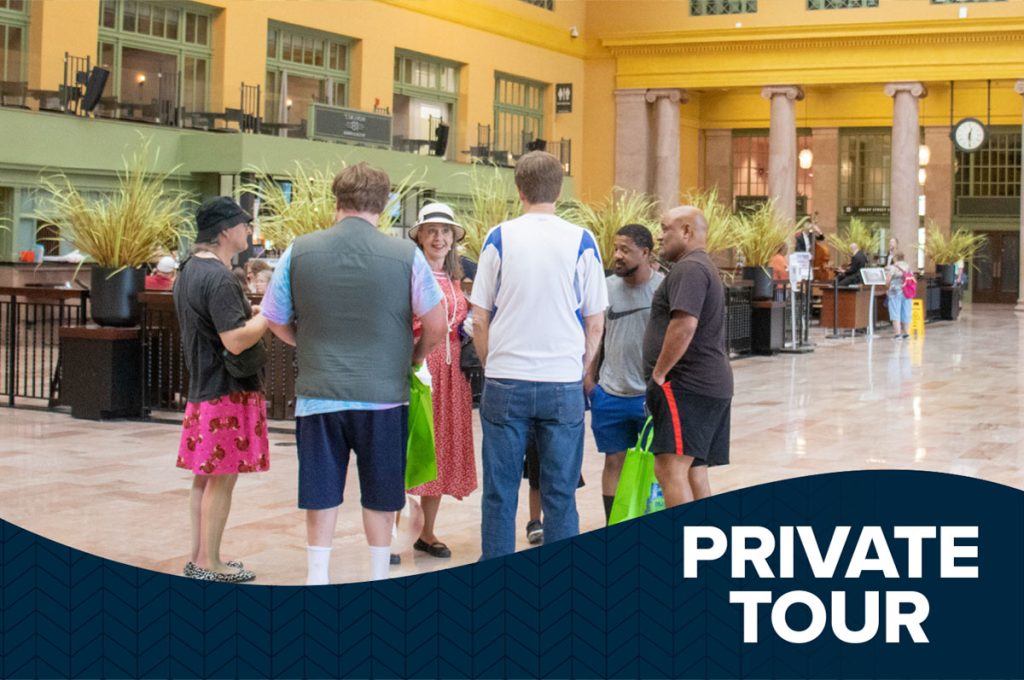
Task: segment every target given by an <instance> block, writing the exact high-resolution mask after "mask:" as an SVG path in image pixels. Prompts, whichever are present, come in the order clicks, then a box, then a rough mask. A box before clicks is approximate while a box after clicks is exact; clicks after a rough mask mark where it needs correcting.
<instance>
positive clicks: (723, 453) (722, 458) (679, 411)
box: [647, 380, 732, 465]
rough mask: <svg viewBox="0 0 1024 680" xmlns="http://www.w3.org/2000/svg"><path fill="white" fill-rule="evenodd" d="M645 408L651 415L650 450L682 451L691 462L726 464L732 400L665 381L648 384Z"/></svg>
mask: <svg viewBox="0 0 1024 680" xmlns="http://www.w3.org/2000/svg"><path fill="white" fill-rule="evenodd" d="M647 411H648V413H650V414H651V417H652V418H653V422H652V424H653V425H654V440H653V442H652V444H651V451H652V452H654V453H656V454H661V453H672V454H677V453H682V454H685V455H687V456H691V457H693V459H694V461H693V465H727V464H728V463H729V424H730V420H729V419H730V414H731V413H732V399H716V398H714V397H705V396H703V395H700V394H694V393H692V392H687V391H685V390H682V389H680V388H679V387H677V386H675V385H672V383H671V381H668V380H666V381H665V383H664V384H663V385H661V386H660V387H659V386H658V385H656V384H655V383H654V382H650V383H648V385H647Z"/></svg>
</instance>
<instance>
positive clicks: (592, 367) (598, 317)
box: [583, 312, 604, 394]
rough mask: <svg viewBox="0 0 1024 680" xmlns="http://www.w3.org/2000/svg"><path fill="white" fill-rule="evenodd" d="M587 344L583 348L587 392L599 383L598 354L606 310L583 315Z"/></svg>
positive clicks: (585, 388)
mask: <svg viewBox="0 0 1024 680" xmlns="http://www.w3.org/2000/svg"><path fill="white" fill-rule="evenodd" d="M583 333H584V335H585V340H584V342H585V345H584V348H585V349H584V350H583V389H584V391H585V392H586V393H587V394H590V391H591V390H592V389H594V386H595V385H596V384H597V366H598V362H597V356H598V353H599V352H600V350H601V339H602V338H603V337H604V312H600V313H599V314H591V315H590V316H585V317H583Z"/></svg>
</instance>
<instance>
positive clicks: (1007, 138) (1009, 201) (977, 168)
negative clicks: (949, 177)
mask: <svg viewBox="0 0 1024 680" xmlns="http://www.w3.org/2000/svg"><path fill="white" fill-rule="evenodd" d="M953 167H954V175H953V195H954V197H955V206H956V214H957V215H985V216H1005V217H1009V216H1016V215H1017V214H1019V210H1020V192H1021V186H1020V185H1021V130H1020V128H1019V127H997V128H989V134H988V140H987V141H986V142H985V145H984V146H982V147H981V148H980V149H978V150H977V151H975V152H974V153H964V152H963V151H957V152H956V158H955V161H954V166H953Z"/></svg>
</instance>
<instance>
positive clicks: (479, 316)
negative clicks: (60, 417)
mask: <svg viewBox="0 0 1024 680" xmlns="http://www.w3.org/2000/svg"><path fill="white" fill-rule="evenodd" d="M490 332H491V312H490V311H489V310H486V309H484V308H483V307H479V306H477V305H473V347H475V348H476V353H477V356H479V357H480V365H481V366H483V367H486V366H487V340H488V335H489V333H490Z"/></svg>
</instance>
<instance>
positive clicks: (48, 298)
mask: <svg viewBox="0 0 1024 680" xmlns="http://www.w3.org/2000/svg"><path fill="white" fill-rule="evenodd" d="M88 300H89V291H87V290H78V289H66V288H42V287H40V288H33V287H19V288H0V395H3V396H5V397H6V398H7V404H8V405H9V406H14V405H15V401H16V400H17V399H18V398H23V399H45V400H46V401H47V403H48V405H50V406H54V405H56V403H57V399H58V397H59V394H60V338H59V333H60V328H61V327H68V326H81V325H84V324H85V321H86V319H87V318H88Z"/></svg>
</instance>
